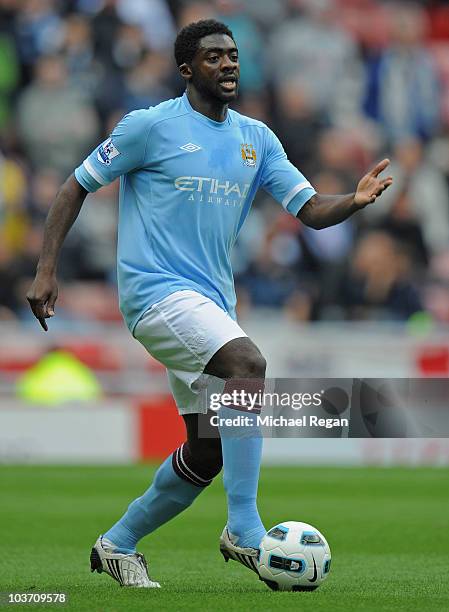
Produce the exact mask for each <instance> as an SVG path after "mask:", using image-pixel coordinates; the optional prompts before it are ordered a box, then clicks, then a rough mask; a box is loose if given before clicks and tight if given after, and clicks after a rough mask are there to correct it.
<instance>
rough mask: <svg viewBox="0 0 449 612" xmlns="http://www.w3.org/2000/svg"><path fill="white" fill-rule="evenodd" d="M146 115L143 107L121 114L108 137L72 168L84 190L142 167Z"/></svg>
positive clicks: (92, 188)
mask: <svg viewBox="0 0 449 612" xmlns="http://www.w3.org/2000/svg"><path fill="white" fill-rule="evenodd" d="M147 117H148V112H147V111H145V110H137V111H133V112H131V113H129V114H128V115H125V116H124V117H123V119H121V121H119V123H118V124H117V125H116V126H115V128H114V130H113V132H112V134H111V135H110V136H109V138H108V139H107V140H105V141H104V142H102V143H101V144H100V145H99V146H98V147H97V148H96V149H94V150H93V151H92V153H91V154H90V155H89V156H88V157H86V159H85V160H84V161H83V163H82V164H81V165H80V166H78V168H76V170H75V178H76V180H77V181H78V182H79V183H80V184H81V185H82V186H83V187H84V188H85V189H87V191H91V192H92V191H96V190H97V189H99V188H100V187H102V186H103V185H108V184H109V183H112V181H113V180H115V179H116V178H117V177H118V176H121V175H122V174H127V173H128V172H132V171H133V170H137V169H138V168H141V167H142V165H143V162H144V159H145V152H146V147H147V141H148V136H149V132H150V124H149V121H148V119H147Z"/></svg>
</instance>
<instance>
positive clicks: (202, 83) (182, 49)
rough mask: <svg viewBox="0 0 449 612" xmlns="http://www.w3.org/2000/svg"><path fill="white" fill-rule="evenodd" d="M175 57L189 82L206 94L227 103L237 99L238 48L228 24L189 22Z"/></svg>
mask: <svg viewBox="0 0 449 612" xmlns="http://www.w3.org/2000/svg"><path fill="white" fill-rule="evenodd" d="M175 59H176V63H177V65H178V67H179V71H180V73H181V75H182V77H183V78H184V79H185V80H186V82H187V85H188V86H190V87H194V88H195V89H196V90H197V91H198V92H199V93H200V94H201V95H202V96H204V97H206V98H209V99H210V98H212V99H217V100H220V101H221V102H224V103H226V102H231V101H232V100H235V98H237V95H238V85H239V74H240V66H239V60H238V51H237V46H236V44H235V41H234V36H233V34H232V32H231V30H230V29H229V28H228V27H227V26H226V25H225V24H224V23H220V22H219V21H215V20H214V19H207V20H203V21H197V22H196V23H190V24H189V25H187V26H186V27H185V28H183V29H182V30H181V31H180V32H179V34H178V36H177V38H176V41H175Z"/></svg>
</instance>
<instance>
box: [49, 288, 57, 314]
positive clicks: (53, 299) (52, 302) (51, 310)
mask: <svg viewBox="0 0 449 612" xmlns="http://www.w3.org/2000/svg"><path fill="white" fill-rule="evenodd" d="M57 299H58V293H57V292H56V293H52V295H51V296H50V298H49V300H48V303H47V316H48V317H53V316H54V314H55V303H56V300H57Z"/></svg>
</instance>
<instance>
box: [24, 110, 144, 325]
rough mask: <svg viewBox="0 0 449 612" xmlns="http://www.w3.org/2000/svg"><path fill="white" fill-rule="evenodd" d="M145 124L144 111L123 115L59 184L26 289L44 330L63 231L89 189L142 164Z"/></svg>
mask: <svg viewBox="0 0 449 612" xmlns="http://www.w3.org/2000/svg"><path fill="white" fill-rule="evenodd" d="M149 128H150V123H149V121H148V113H147V111H140V110H139V111H133V112H132V113H129V114H128V115H125V117H123V119H122V120H121V121H120V122H119V123H118V124H117V125H116V127H115V128H114V131H113V132H112V134H111V136H110V137H109V138H108V139H107V140H105V141H104V142H103V143H101V144H100V145H99V146H98V147H97V148H96V149H94V150H93V151H92V153H91V154H90V155H89V156H88V157H87V158H86V159H85V160H84V161H83V163H82V164H81V166H79V167H78V168H76V170H75V172H74V173H73V174H72V175H71V176H70V177H69V178H68V179H67V180H66V182H65V183H64V184H63V185H62V187H61V188H60V190H59V192H58V194H57V196H56V199H55V201H54V203H53V204H52V206H51V208H50V211H49V213H48V216H47V220H46V222H45V229H44V240H43V244H42V249H41V254H40V257H39V263H38V265H37V271H36V277H35V279H34V281H33V284H32V285H31V287H30V289H29V291H28V293H27V300H28V302H29V303H30V306H31V310H32V311H33V314H34V316H35V317H36V318H37V319H38V321H39V323H40V324H41V325H42V327H43V329H44V330H45V331H47V330H48V327H47V323H46V321H45V319H48V318H49V317H52V316H53V315H54V314H55V311H54V307H55V302H56V300H57V297H58V285H57V280H56V267H57V261H58V257H59V252H60V250H61V247H62V244H63V242H64V238H65V237H66V235H67V232H68V231H69V230H70V228H71V227H72V225H73V223H74V222H75V220H76V218H77V217H78V213H79V212H80V210H81V207H82V205H83V202H84V199H85V197H86V195H87V194H88V193H89V192H93V191H96V190H97V189H99V188H100V187H101V186H102V185H108V184H109V183H111V182H112V181H113V180H115V179H116V178H117V177H119V176H121V175H122V174H127V173H129V172H132V171H133V170H137V169H138V168H141V167H142V164H143V162H144V159H145V153H146V147H147V141H148V136H149V131H150V130H149Z"/></svg>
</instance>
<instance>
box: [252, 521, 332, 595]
mask: <svg viewBox="0 0 449 612" xmlns="http://www.w3.org/2000/svg"><path fill="white" fill-rule="evenodd" d="M330 566H331V551H330V548H329V544H328V543H327V542H326V539H325V537H324V536H323V534H322V533H320V532H319V531H318V529H316V528H315V527H312V525H308V524H307V523H298V522H297V521H286V522H285V523H279V525H276V526H275V527H273V528H272V529H270V530H269V531H268V533H267V534H266V535H265V536H264V537H263V538H262V542H261V543H260V557H259V575H260V579H261V580H263V581H264V582H265V583H266V584H267V585H268V586H269V587H270V589H273V591H313V590H315V589H317V588H318V587H319V586H320V584H321V583H322V582H323V581H324V580H326V578H327V577H328V575H329V570H330Z"/></svg>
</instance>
